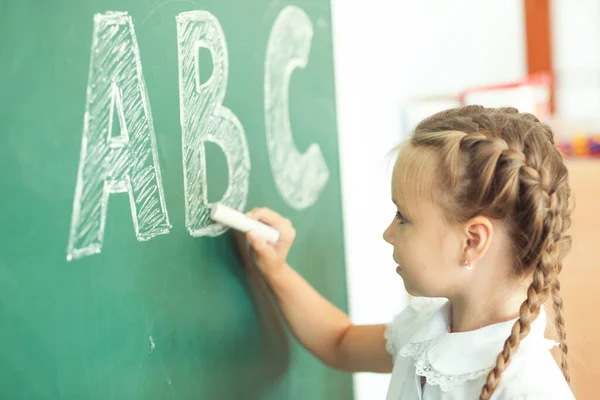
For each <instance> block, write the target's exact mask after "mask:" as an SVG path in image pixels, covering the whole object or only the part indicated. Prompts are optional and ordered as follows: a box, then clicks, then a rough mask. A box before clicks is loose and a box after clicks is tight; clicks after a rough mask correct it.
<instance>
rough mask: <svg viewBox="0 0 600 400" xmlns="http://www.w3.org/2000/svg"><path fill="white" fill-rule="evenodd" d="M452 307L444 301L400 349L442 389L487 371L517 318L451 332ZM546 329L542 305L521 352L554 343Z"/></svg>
mask: <svg viewBox="0 0 600 400" xmlns="http://www.w3.org/2000/svg"><path fill="white" fill-rule="evenodd" d="M450 307H451V306H450V303H449V302H445V303H444V304H443V305H442V306H441V307H440V308H439V310H438V311H437V312H436V313H435V314H433V316H432V317H431V319H430V320H429V322H428V323H425V324H423V325H422V327H420V328H419V329H418V330H417V331H416V332H415V333H414V335H413V336H412V337H411V339H410V340H409V342H408V343H407V344H405V345H404V346H402V348H401V349H400V352H399V356H400V357H410V358H412V359H413V360H414V362H415V367H416V373H417V375H420V376H424V377H426V378H427V383H428V384H430V385H439V386H440V387H441V389H442V390H443V391H448V390H450V389H451V388H452V387H453V386H455V385H458V384H463V383H464V382H466V381H469V380H472V379H476V378H478V377H480V376H482V375H485V374H487V373H488V372H489V371H490V370H491V369H492V368H493V367H494V365H495V364H496V358H497V356H498V354H499V353H500V351H502V348H503V346H504V342H505V341H506V339H507V338H508V337H509V335H510V332H511V330H512V327H513V325H514V323H515V321H516V319H513V320H510V321H506V322H500V323H497V324H493V325H488V326H485V327H483V328H480V329H477V330H473V331H469V332H456V333H452V332H450V322H451V321H450V311H451V308H450ZM545 329H546V313H545V311H544V308H543V307H542V308H541V310H540V314H539V316H538V317H537V318H536V320H535V321H534V322H533V323H532V324H531V330H530V332H529V334H528V335H527V336H526V337H525V338H524V339H523V340H522V341H521V344H520V346H519V353H522V351H524V349H527V348H529V347H532V346H536V345H542V346H544V347H546V348H551V347H553V346H555V345H556V342H554V341H550V340H547V339H545V338H544V332H545ZM517 354H518V353H517Z"/></svg>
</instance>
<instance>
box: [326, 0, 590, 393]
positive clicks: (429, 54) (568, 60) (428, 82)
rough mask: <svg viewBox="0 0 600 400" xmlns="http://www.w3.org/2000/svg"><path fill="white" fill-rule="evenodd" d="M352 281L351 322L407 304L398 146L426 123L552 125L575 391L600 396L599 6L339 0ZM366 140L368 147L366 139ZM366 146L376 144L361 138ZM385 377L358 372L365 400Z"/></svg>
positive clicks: (376, 318) (373, 319) (380, 317)
mask: <svg viewBox="0 0 600 400" xmlns="http://www.w3.org/2000/svg"><path fill="white" fill-rule="evenodd" d="M332 13H333V34H334V37H333V39H334V51H335V72H336V87H337V107H338V126H339V145H340V158H341V164H342V189H343V205H344V222H345V235H346V237H345V245H346V260H347V266H348V274H347V283H348V290H349V299H350V313H351V316H352V317H353V320H354V321H355V323H381V322H382V321H384V322H385V321H389V320H390V319H391V318H392V316H393V315H394V314H395V313H397V312H399V311H400V310H402V308H403V307H404V306H405V305H406V293H405V292H404V288H403V285H402V282H401V281H400V280H399V279H390V276H391V274H390V270H392V269H393V268H395V265H394V263H393V260H392V258H391V254H392V249H391V247H390V246H389V245H388V244H387V243H385V242H384V241H383V239H382V238H381V234H382V233H383V230H384V229H385V227H386V226H387V224H388V223H389V221H390V220H391V218H393V216H394V212H395V208H394V207H393V205H392V203H391V201H390V181H389V180H390V175H391V167H392V164H391V163H390V162H389V157H388V155H389V152H390V150H391V149H392V148H393V147H394V146H395V145H397V144H398V143H399V142H400V141H401V140H403V139H405V138H406V137H407V135H408V134H409V132H410V130H411V129H412V127H414V125H415V124H416V123H417V122H418V121H419V120H420V119H421V118H423V117H425V116H427V115H429V114H431V113H433V112H436V111H439V110H441V109H444V108H449V107H454V106H456V105H459V104H466V103H479V104H484V105H488V106H502V105H512V106H517V107H518V108H519V109H520V110H521V111H529V112H533V113H535V114H536V115H538V116H539V117H540V118H541V119H543V120H545V121H546V122H548V123H549V124H551V125H552V126H553V128H554V130H555V133H556V140H557V143H559V146H560V148H561V151H562V152H563V154H564V155H565V158H566V162H567V165H568V168H569V171H570V182H571V187H572V189H573V192H574V197H575V200H576V208H575V211H574V214H573V225H572V227H571V231H570V233H571V235H572V237H573V248H572V250H571V253H570V254H569V255H568V256H567V258H566V261H565V264H564V268H563V272H562V273H561V283H562V293H563V297H564V301H565V313H566V320H567V341H568V342H569V354H570V367H571V376H572V387H573V390H574V392H575V395H576V397H577V398H578V399H593V398H596V396H595V394H596V393H598V392H600V366H599V364H598V362H597V360H598V358H599V357H600V345H599V344H598V343H597V342H596V338H598V337H599V336H600V335H599V334H600V322H598V319H597V317H596V316H597V315H598V309H599V308H600V298H599V297H598V296H597V295H596V292H597V290H596V288H597V286H598V283H600V279H599V278H600V266H599V265H598V262H597V257H598V256H597V253H596V252H595V251H594V246H597V245H598V244H600V240H599V238H600V235H599V232H600V230H599V229H600V228H599V227H600V212H599V211H598V208H597V207H598V204H599V200H600V158H599V156H600V116H599V111H600V1H598V0H578V1H568V0H503V1H497V0H455V1H452V2H449V1H443V0H427V1H421V2H415V1H408V0H402V1H391V0H371V1H370V4H369V7H368V9H367V8H366V7H365V4H364V2H359V1H348V0H332ZM366 138H368V141H366V140H365V139H366ZM365 143H368V145H365ZM389 378H390V377H389V376H388V375H376V374H357V375H356V376H355V393H356V398H357V399H375V398H385V394H386V390H387V385H388V383H389Z"/></svg>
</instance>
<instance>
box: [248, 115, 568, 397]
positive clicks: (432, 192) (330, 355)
mask: <svg viewBox="0 0 600 400" xmlns="http://www.w3.org/2000/svg"><path fill="white" fill-rule="evenodd" d="M391 186H392V200H393V202H394V204H395V205H396V207H397V212H396V215H395V217H394V219H393V221H392V223H391V224H390V225H389V227H388V228H387V229H386V231H385V232H384V234H383V238H384V240H385V241H386V242H388V243H389V244H391V245H392V246H393V247H394V252H393V258H394V261H395V262H396V263H397V265H398V267H397V268H396V272H397V273H398V274H399V275H400V277H401V278H402V279H403V281H404V285H405V287H406V290H407V292H408V293H409V294H411V295H412V296H415V297H416V298H415V299H414V300H412V301H411V302H410V303H409V305H408V306H407V308H406V309H405V310H404V311H403V312H402V313H400V314H399V315H398V316H396V317H395V318H394V320H393V322H392V323H390V324H387V325H384V324H382V325H369V326H357V325H353V324H352V322H351V321H350V320H349V318H348V316H347V315H346V314H344V313H343V312H341V311H340V310H339V309H337V308H336V307H334V306H333V305H332V304H331V303H329V302H328V301H327V300H326V299H324V298H323V297H321V296H320V295H319V294H318V293H317V292H316V291H315V290H314V289H313V288H312V287H311V286H310V285H309V284H308V283H307V282H306V281H305V280H303V279H302V278H301V277H300V275H298V274H297V273H296V272H295V271H294V270H293V269H292V268H291V267H290V266H289V265H288V264H287V263H286V256H287V254H288V251H289V249H290V246H291V245H292V242H293V241H294V236H295V232H294V228H293V226H292V224H291V223H290V221H289V220H286V219H284V218H283V217H281V216H279V215H278V214H276V213H275V212H273V211H271V210H269V209H265V208H261V209H254V210H252V211H251V212H250V213H249V215H250V216H251V217H253V218H256V219H259V220H261V221H263V222H265V223H267V224H269V225H272V226H273V227H275V228H276V229H278V230H279V231H280V233H281V238H280V240H279V242H278V243H276V244H275V245H271V244H268V243H267V242H266V241H264V240H262V239H260V238H258V237H256V236H254V235H252V234H251V233H250V234H248V241H249V242H250V243H251V246H252V248H253V249H254V252H255V256H256V261H257V264H258V266H259V268H260V269H261V271H262V273H263V274H264V276H265V278H266V280H267V281H268V282H269V284H270V286H271V287H272V289H273V291H274V292H275V294H276V296H277V298H278V301H279V304H280V306H281V309H282V310H283V313H284V315H285V317H286V319H287V321H288V323H289V325H290V327H291V329H292V331H293V332H294V334H295V336H296V337H297V339H298V340H299V341H300V342H301V343H302V345H303V346H304V347H305V348H306V349H308V350H309V351H310V352H312V353H313V354H314V355H315V356H316V357H318V358H319V359H321V360H322V361H323V362H324V363H326V364H327V365H329V366H331V367H333V368H338V369H342V370H345V371H351V372H358V371H370V372H388V373H389V372H391V373H392V378H391V383H390V387H389V392H388V396H387V398H388V399H389V400H412V399H424V400H433V399H448V400H450V399H453V400H455V399H477V398H480V399H494V400H499V399H507V400H509V399H510V400H516V399H523V400H525V399H526V400H541V399H544V400H546V399H557V400H559V399H560V400H567V399H573V398H574V396H573V394H572V392H571V390H570V388H569V383H568V382H569V371H568V366H567V360H566V355H567V345H566V342H565V338H566V334H565V322H564V319H563V307H562V306H563V302H562V299H561V297H560V294H559V291H560V283H559V281H558V274H559V273H560V271H561V269H562V260H563V257H564V256H565V254H566V253H567V252H568V250H569V248H570V242H571V240H570V237H569V236H565V231H566V229H567V228H568V227H569V225H570V212H571V208H570V202H569V200H570V189H569V183H568V179H567V169H566V167H565V165H564V164H563V161H562V158H561V155H560V153H559V152H558V150H557V148H556V147H555V145H554V140H553V134H552V131H551V130H550V128H549V127H548V126H547V125H544V124H542V123H540V122H539V121H538V120H537V119H536V118H535V117H534V116H533V115H530V114H520V113H518V111H517V110H516V109H514V108H503V109H488V108H483V107H480V106H467V107H461V108H457V109H452V110H447V111H443V112H440V113H437V114H435V115H433V116H431V117H429V118H427V119H425V120H424V121H422V122H421V123H420V124H419V125H418V126H417V128H416V129H415V132H414V134H413V135H412V136H411V138H410V139H409V140H408V141H407V142H406V143H404V144H403V145H401V146H400V150H399V153H398V158H397V161H396V163H395V166H394V171H393V176H392V185H391ZM549 297H552V302H553V306H554V314H555V316H554V323H555V327H556V330H557V332H558V339H559V341H560V342H559V343H556V342H553V341H550V340H548V339H545V338H544V332H545V330H546V314H545V311H544V307H543V304H544V303H545V302H546V300H547V299H548V298H549ZM556 344H558V345H560V348H561V350H562V351H561V359H560V369H559V367H558V365H557V364H556V362H555V361H554V359H553V357H552V354H551V353H550V351H549V349H550V348H552V347H553V346H554V345H556ZM561 370H562V373H561Z"/></svg>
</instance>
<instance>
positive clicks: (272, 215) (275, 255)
mask: <svg viewBox="0 0 600 400" xmlns="http://www.w3.org/2000/svg"><path fill="white" fill-rule="evenodd" d="M246 215H247V216H249V217H250V218H253V219H256V220H259V221H261V222H263V223H265V224H267V225H269V226H271V227H272V228H274V229H276V230H277V231H279V240H278V241H277V243H275V244H272V243H269V242H267V241H266V240H265V239H263V238H261V237H260V236H258V235H253V234H252V232H248V233H246V239H247V240H248V242H249V243H250V245H251V246H252V249H253V250H254V256H255V260H256V264H257V265H258V267H259V269H260V270H261V272H262V273H263V275H265V277H267V278H270V277H273V276H274V275H276V274H277V272H279V271H280V270H282V269H283V268H284V267H285V266H286V265H287V256H288V253H289V251H290V247H292V243H293V242H294V239H295V238H296V230H295V229H294V226H293V225H292V222H291V221H290V220H289V219H286V218H284V217H282V216H281V215H279V214H277V213H276V212H275V211H273V210H271V209H269V208H255V209H253V210H252V211H250V212H248V213H247V214H246Z"/></svg>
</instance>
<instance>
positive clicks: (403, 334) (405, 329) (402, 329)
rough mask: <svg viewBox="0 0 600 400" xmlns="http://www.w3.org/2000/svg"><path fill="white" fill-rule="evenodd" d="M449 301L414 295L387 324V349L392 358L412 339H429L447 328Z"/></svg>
mask: <svg viewBox="0 0 600 400" xmlns="http://www.w3.org/2000/svg"><path fill="white" fill-rule="evenodd" d="M449 324H450V303H449V302H448V300H447V299H443V298H432V297H415V298H413V299H412V300H411V301H410V302H409V303H408V305H407V306H406V308H404V310H403V311H402V312H400V313H399V314H398V315H396V316H395V317H394V319H393V320H392V321H391V322H390V323H388V324H387V329H386V333H385V338H386V340H387V349H388V352H389V353H390V354H392V356H394V358H395V357H396V355H397V354H398V351H400V349H401V348H402V346H404V345H405V344H407V343H409V342H410V341H412V340H415V339H417V340H419V341H424V340H429V339H432V338H434V337H436V336H439V335H441V334H443V333H444V332H446V331H447V330H448V327H449Z"/></svg>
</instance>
